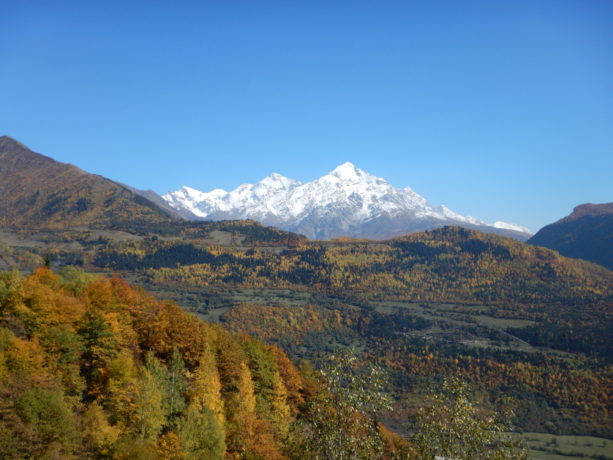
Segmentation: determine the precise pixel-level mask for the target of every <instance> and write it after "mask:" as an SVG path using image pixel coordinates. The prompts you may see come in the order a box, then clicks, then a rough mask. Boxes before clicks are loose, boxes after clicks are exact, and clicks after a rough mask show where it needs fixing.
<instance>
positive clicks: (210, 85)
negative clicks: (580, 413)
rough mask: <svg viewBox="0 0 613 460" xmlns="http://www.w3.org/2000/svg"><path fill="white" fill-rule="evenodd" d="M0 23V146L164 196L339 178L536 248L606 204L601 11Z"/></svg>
mask: <svg viewBox="0 0 613 460" xmlns="http://www.w3.org/2000/svg"><path fill="white" fill-rule="evenodd" d="M7 3H8V4H5V5H3V21H2V23H3V24H2V27H1V28H0V101H1V102H0V134H9V135H11V136H13V137H15V138H17V139H18V140H20V141H22V142H23V143H25V144H26V145H28V146H29V147H31V148H32V149H33V150H35V151H38V152H41V153H44V154H46V155H49V156H51V157H54V158H56V159H58V160H60V161H64V162H69V163H73V164H76V165H77V166H79V167H81V168H83V169H85V170H87V171H89V172H93V173H97V174H101V175H104V176H106V177H109V178H112V179H114V180H118V181H121V182H125V183H128V184H130V185H133V186H135V187H139V188H151V189H154V190H155V191H157V192H160V193H164V192H166V191H169V190H175V189H177V188H179V187H180V186H182V185H189V186H192V187H194V188H197V189H200V190H204V191H206V190H210V189H213V188H217V187H221V188H225V189H231V188H234V187H235V186H237V185H239V184H241V183H244V182H255V181H257V180H259V179H261V178H262V177H264V176H265V175H267V174H269V173H271V172H273V171H275V172H279V173H281V174H284V175H286V176H289V177H292V178H295V179H299V180H302V181H308V180H313V179H315V178H317V177H319V176H321V175H323V174H325V173H327V172H329V171H330V170H332V169H333V168H334V167H335V166H336V165H338V164H340V163H343V162H345V161H351V162H353V163H355V164H356V165H357V166H359V167H360V168H362V169H365V170H367V171H369V172H371V173H373V174H376V175H378V176H381V177H384V178H386V179H388V180H389V181H390V182H391V183H392V184H393V185H395V186H398V187H404V186H410V187H412V188H413V189H414V190H415V191H417V192H418V193H420V194H421V195H423V196H424V197H426V198H427V199H428V200H429V201H430V202H431V203H433V204H445V205H447V206H448V207H450V208H451V209H452V210H454V211H456V212H459V213H462V214H470V215H473V216H475V217H478V218H481V219H484V220H488V221H494V220H507V221H511V222H516V223H519V224H523V225H526V226H528V227H529V228H531V229H532V230H537V229H538V228H540V227H541V226H543V225H545V224H547V223H550V222H552V221H555V220H557V219H559V218H561V217H562V216H564V215H566V214H568V213H569V212H570V211H571V209H572V208H573V206H575V205H577V204H579V203H583V202H597V203H598V202H608V201H613V178H612V176H613V174H612V172H613V2H611V1H609V0H602V1H594V0H582V1H579V0H577V1H564V0H553V1H546V0H530V1H525V2H524V1H521V0H520V1H509V2H497V1H462V2H459V1H422V2H418V1H408V0H405V1H385V0H382V1H377V2H375V1H359V0H353V1H348V0H347V1H334V0H327V1H318V0H309V1H287V0H286V1H267V0H261V1H240V0H236V1H227V0H226V1H201V2H196V1H194V2H190V1H182V2H162V1H147V2H135V1H133V2H130V1H125V2H113V1H107V2H82V1H80V2H62V1H58V2H47V1H45V2H39V1H27V2H26V1H13V2H7Z"/></svg>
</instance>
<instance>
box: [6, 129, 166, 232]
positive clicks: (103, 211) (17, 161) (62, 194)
mask: <svg viewBox="0 0 613 460" xmlns="http://www.w3.org/2000/svg"><path fill="white" fill-rule="evenodd" d="M0 196H2V200H1V201H0V226H2V227H8V228H20V229H24V228H26V229H63V228H66V227H70V226H77V225H78V226H82V225H86V226H93V227H97V228H113V227H120V226H121V225H122V223H123V222H127V221H129V222H131V223H133V224H141V225H142V224H152V223H160V222H169V221H171V220H173V219H172V217H171V216H170V214H169V213H168V212H167V211H164V210H163V209H161V208H160V207H159V206H157V205H156V204H154V203H152V202H151V201H149V200H147V199H145V198H143V197H142V196H139V195H137V194H135V193H133V192H131V191H130V190H128V189H127V188H125V187H124V186H122V185H120V184H117V183H115V182H113V181H111V180H109V179H106V178H104V177H101V176H96V175H93V174H89V173H86V172H84V171H82V170H81V169H79V168H77V167H75V166H72V165H69V164H65V163H60V162H58V161H55V160H53V159H51V158H49V157H46V156H43V155H40V154H38V153H35V152H33V151H32V150H30V149H28V148H27V147H26V146H24V145H23V144H21V143H19V142H17V141H16V140H14V139H12V138H11V137H8V136H2V137H0Z"/></svg>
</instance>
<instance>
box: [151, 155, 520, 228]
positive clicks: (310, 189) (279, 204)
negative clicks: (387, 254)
mask: <svg viewBox="0 0 613 460" xmlns="http://www.w3.org/2000/svg"><path fill="white" fill-rule="evenodd" d="M163 198H164V199H165V200H166V201H167V203H168V204H169V205H170V206H172V207H173V208H174V209H176V210H177V211H178V212H180V213H182V214H183V215H186V216H187V215H189V214H191V215H192V217H193V216H196V217H197V218H200V219H206V220H226V219H228V220H231V219H254V220H257V221H259V222H261V223H263V224H265V225H274V226H276V227H279V228H282V229H285V230H289V231H294V232H297V233H302V234H304V235H306V236H307V237H309V238H313V239H329V238H335V237H338V236H352V237H356V238H378V239H382V238H390V237H392V236H397V235H401V234H405V233H410V232H414V231H421V230H428V229H432V228H436V227H441V226H444V225H460V226H464V227H470V228H477V229H480V230H484V231H490V232H494V233H502V234H506V235H510V236H514V237H516V238H518V239H526V238H527V237H529V236H530V232H529V231H528V230H527V229H525V228H524V227H521V226H519V225H516V224H508V223H505V222H496V223H494V224H491V225H490V224H486V223H485V222H483V221H481V220H479V219H476V218H474V217H470V216H462V215H460V214H457V213H455V212H453V211H451V210H450V209H449V208H447V207H445V206H442V205H441V206H436V207H435V206H432V205H431V204H429V203H428V202H427V201H426V199H425V198H423V197H422V196H420V195H418V194H417V193H415V192H414V191H413V190H412V189H411V188H410V187H406V188H403V189H399V188H395V187H393V186H392V185H390V184H389V183H388V182H387V181H385V180H384V179H382V178H380V177H376V176H373V175H372V174H369V173H367V172H366V171H363V170H361V169H359V168H357V167H356V166H355V165H353V164H352V163H348V162H347V163H343V164H342V165H340V166H338V167H337V168H335V169H334V170H333V171H332V172H330V173H329V174H327V175H325V176H323V177H320V178H319V179H317V180H314V181H312V182H307V183H302V182H298V181H295V180H293V179H290V178H287V177H285V176H282V175H281V174H277V173H273V174H270V175H269V176H267V177H265V178H264V179H262V180H261V181H259V182H258V183H256V184H243V185H240V186H239V187H237V188H236V189H234V190H232V191H231V192H227V191H225V190H222V189H216V190H213V191H211V192H208V193H204V192H200V191H198V190H195V189H193V188H190V187H183V188H181V189H180V190H177V191H175V192H169V193H167V194H165V195H163Z"/></svg>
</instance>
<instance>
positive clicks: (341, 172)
mask: <svg viewBox="0 0 613 460" xmlns="http://www.w3.org/2000/svg"><path fill="white" fill-rule="evenodd" d="M366 175H369V174H368V173H366V172H365V171H363V170H361V169H360V168H358V167H356V166H355V165H354V164H353V163H350V162H348V161H347V162H345V163H343V164H342V165H339V166H337V167H336V168H334V170H333V171H332V172H331V173H330V174H328V176H335V177H338V178H339V179H342V180H354V179H358V178H362V177H365V176H366Z"/></svg>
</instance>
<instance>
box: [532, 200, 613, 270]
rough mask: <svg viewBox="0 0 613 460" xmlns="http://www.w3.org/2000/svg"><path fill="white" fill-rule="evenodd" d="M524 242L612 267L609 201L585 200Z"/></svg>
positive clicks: (611, 207)
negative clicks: (596, 202) (592, 201)
mask: <svg viewBox="0 0 613 460" xmlns="http://www.w3.org/2000/svg"><path fill="white" fill-rule="evenodd" d="M527 243H529V244H533V245H536V246H544V247H546V248H549V249H554V250H556V251H558V252H559V253H560V254H562V255H565V256H567V257H575V258H579V259H585V260H589V261H591V262H595V263H597V264H600V265H602V266H604V267H606V268H608V269H609V270H613V203H602V204H593V203H585V204H581V205H578V206H576V207H575V208H574V209H573V212H572V213H571V214H569V215H568V216H566V217H563V218H562V219H560V220H558V221H556V222H554V223H552V224H549V225H547V226H545V227H543V228H542V229H540V230H539V231H538V232H537V233H536V234H535V235H534V236H533V237H532V238H530V239H529V240H528V241H527Z"/></svg>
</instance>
